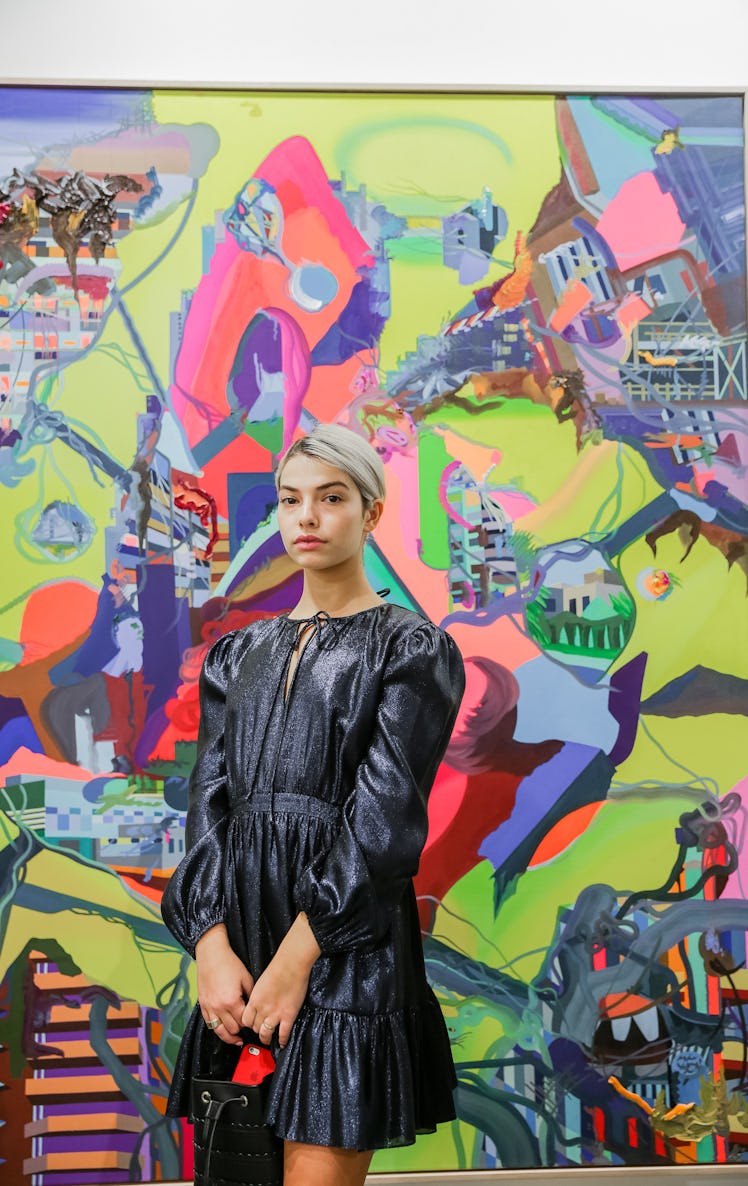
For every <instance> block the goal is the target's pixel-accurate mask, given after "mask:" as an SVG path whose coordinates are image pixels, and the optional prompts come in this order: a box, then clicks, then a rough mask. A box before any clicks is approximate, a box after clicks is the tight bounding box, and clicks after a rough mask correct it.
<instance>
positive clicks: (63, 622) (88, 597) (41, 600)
mask: <svg viewBox="0 0 748 1186" xmlns="http://www.w3.org/2000/svg"><path fill="white" fill-rule="evenodd" d="M97 599H98V593H97V591H96V590H95V589H92V588H91V586H90V585H86V584H84V583H83V581H51V582H50V583H49V584H48V585H42V586H41V587H40V588H39V589H35V590H34V592H33V593H32V594H31V596H30V597H29V599H28V601H27V602H26V608H25V609H24V611H23V619H22V621H21V631H20V636H19V639H18V641H19V642H20V643H21V645H22V646H23V659H22V663H23V664H26V663H33V662H34V661H36V660H38V659H43V658H44V656H45V655H51V654H53V653H54V652H55V651H59V650H60V649H61V648H62V647H64V646H67V644H68V643H71V642H73V641H74V640H75V639H76V638H80V636H81V635H82V634H84V633H85V631H86V630H88V628H89V627H90V625H91V623H92V622H93V620H94V616H95V614H96V602H97Z"/></svg>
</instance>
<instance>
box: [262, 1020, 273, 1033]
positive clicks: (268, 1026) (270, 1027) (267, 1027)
mask: <svg viewBox="0 0 748 1186" xmlns="http://www.w3.org/2000/svg"><path fill="white" fill-rule="evenodd" d="M260 1029H261V1030H270V1032H271V1033H272V1032H273V1030H274V1029H275V1026H274V1025H271V1024H270V1022H269V1021H263V1023H262V1025H261V1026H260Z"/></svg>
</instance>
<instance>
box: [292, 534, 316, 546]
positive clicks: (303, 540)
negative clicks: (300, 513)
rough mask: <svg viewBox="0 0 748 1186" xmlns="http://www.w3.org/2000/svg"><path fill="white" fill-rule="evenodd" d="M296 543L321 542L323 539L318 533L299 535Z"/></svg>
mask: <svg viewBox="0 0 748 1186" xmlns="http://www.w3.org/2000/svg"><path fill="white" fill-rule="evenodd" d="M293 542H294V543H295V544H321V543H322V540H321V539H320V538H319V536H316V535H297V537H296V539H295V540H294V541H293Z"/></svg>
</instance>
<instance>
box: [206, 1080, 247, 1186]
mask: <svg viewBox="0 0 748 1186" xmlns="http://www.w3.org/2000/svg"><path fill="white" fill-rule="evenodd" d="M200 1099H201V1100H202V1101H203V1103H204V1104H207V1105H208V1106H207V1109H206V1112H205V1119H206V1120H207V1121H208V1122H209V1124H210V1132H209V1135H208V1143H207V1145H206V1147H205V1170H204V1174H205V1181H206V1184H207V1183H209V1182H210V1155H211V1153H212V1152H213V1137H214V1136H215V1135H216V1127H217V1125H218V1121H219V1120H220V1119H221V1112H222V1111H223V1109H224V1108H225V1107H226V1105H227V1104H240V1105H241V1107H242V1108H246V1107H248V1106H249V1100H248V1099H247V1097H246V1095H240V1096H238V1097H237V1098H236V1099H229V1100H221V1102H220V1103H219V1104H218V1105H217V1106H216V1107H215V1108H214V1106H213V1105H214V1104H216V1101H215V1100H214V1099H213V1096H212V1095H211V1094H210V1092H209V1091H204V1092H203V1093H202V1095H201V1096H200Z"/></svg>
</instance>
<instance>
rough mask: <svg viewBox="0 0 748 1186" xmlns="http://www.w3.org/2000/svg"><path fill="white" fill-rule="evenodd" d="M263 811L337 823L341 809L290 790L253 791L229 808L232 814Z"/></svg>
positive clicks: (333, 804)
mask: <svg viewBox="0 0 748 1186" xmlns="http://www.w3.org/2000/svg"><path fill="white" fill-rule="evenodd" d="M263 811H265V812H271V811H272V812H276V811H277V812H281V813H290V814H291V815H310V816H313V817H314V818H315V819H321V820H326V821H327V822H328V823H331V824H335V823H338V821H339V820H340V814H341V809H340V808H339V807H338V806H337V805H336V804H335V803H325V801H324V800H323V799H315V798H313V797H312V796H311V795H293V794H291V792H290V791H277V792H275V793H274V794H272V795H271V794H270V792H269V791H260V792H255V794H253V795H250V797H249V798H248V799H242V800H240V801H239V802H238V803H235V804H234V805H233V806H232V808H231V814H232V815H248V814H250V813H253V812H263Z"/></svg>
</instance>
